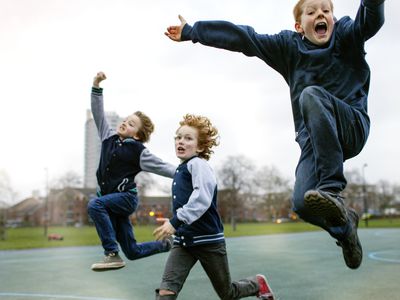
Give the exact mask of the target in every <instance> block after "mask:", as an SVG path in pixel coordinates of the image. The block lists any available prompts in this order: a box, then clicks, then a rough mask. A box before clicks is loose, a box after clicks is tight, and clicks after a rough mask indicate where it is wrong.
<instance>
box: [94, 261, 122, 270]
mask: <svg viewBox="0 0 400 300" xmlns="http://www.w3.org/2000/svg"><path fill="white" fill-rule="evenodd" d="M123 267H125V263H111V264H103V263H98V264H93V265H92V267H91V269H92V271H95V272H104V271H112V270H118V269H121V268H123Z"/></svg>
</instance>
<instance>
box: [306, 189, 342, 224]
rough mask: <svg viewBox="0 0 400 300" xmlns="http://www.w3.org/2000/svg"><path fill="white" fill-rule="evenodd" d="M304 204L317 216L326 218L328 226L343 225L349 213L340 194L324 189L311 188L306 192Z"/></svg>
mask: <svg viewBox="0 0 400 300" xmlns="http://www.w3.org/2000/svg"><path fill="white" fill-rule="evenodd" d="M304 204H305V205H306V206H307V207H308V209H309V210H310V211H311V212H312V213H313V214H314V215H317V216H321V217H322V218H324V219H325V221H326V225H327V226H328V227H337V226H343V225H346V223H347V213H346V208H345V207H344V203H343V197H342V196H340V194H336V193H331V192H327V191H322V190H309V191H307V192H306V193H305V194H304Z"/></svg>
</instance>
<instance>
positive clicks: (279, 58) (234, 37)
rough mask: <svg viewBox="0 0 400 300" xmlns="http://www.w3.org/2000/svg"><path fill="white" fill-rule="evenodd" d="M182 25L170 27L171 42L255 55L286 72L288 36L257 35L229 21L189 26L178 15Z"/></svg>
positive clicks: (247, 28)
mask: <svg viewBox="0 0 400 300" xmlns="http://www.w3.org/2000/svg"><path fill="white" fill-rule="evenodd" d="M179 20H180V22H181V23H180V24H179V25H173V26H169V27H168V28H167V31H166V32H165V35H166V36H167V37H169V38H170V39H171V40H173V41H176V42H180V41H189V40H190V41H192V42H193V43H200V44H203V45H206V46H211V47H215V48H220V49H225V50H229V51H235V52H241V53H243V54H245V55H247V56H256V57H258V58H260V59H262V60H263V61H265V62H266V63H267V64H268V65H270V66H271V67H272V68H274V69H276V70H277V71H278V72H280V73H282V72H284V71H285V66H284V61H285V60H286V58H285V57H286V56H285V46H286V42H287V40H289V39H291V37H290V36H289V37H288V38H286V37H287V33H286V35H281V34H276V35H268V34H258V33H257V32H255V30H254V29H253V28H252V27H251V26H246V25H235V24H233V23H231V22H227V21H198V22H196V23H194V24H193V26H191V25H189V24H188V23H187V22H186V20H185V19H184V18H183V17H182V16H180V15H179Z"/></svg>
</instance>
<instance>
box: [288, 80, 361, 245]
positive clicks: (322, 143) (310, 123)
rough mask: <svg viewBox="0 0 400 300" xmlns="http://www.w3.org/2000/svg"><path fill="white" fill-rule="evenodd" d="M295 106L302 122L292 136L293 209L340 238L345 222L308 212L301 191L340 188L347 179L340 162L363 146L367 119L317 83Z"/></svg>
mask: <svg viewBox="0 0 400 300" xmlns="http://www.w3.org/2000/svg"><path fill="white" fill-rule="evenodd" d="M299 106H300V114H301V116H302V118H303V123H302V125H301V126H300V128H299V132H298V135H297V137H296V141H297V143H298V144H299V146H300V149H301V155H300V159H299V162H298V165H297V168H296V182H295V186H294V192H293V210H294V211H295V212H296V213H297V214H298V215H299V216H300V217H301V218H302V219H303V220H305V221H307V222H309V223H312V224H314V225H317V226H319V227H322V228H323V229H325V230H326V231H328V232H329V234H331V236H333V237H334V238H343V237H344V236H345V235H346V233H347V232H348V227H349V225H346V226H342V227H331V228H329V227H327V226H326V225H325V220H323V219H322V218H321V217H319V216H316V215H312V214H310V213H309V211H308V210H307V207H305V206H304V193H305V192H306V191H308V190H311V189H321V190H329V191H332V192H337V193H340V192H341V191H342V190H344V188H345V187H346V184H347V182H346V179H345V177H344V174H343V163H344V161H345V160H346V159H349V158H351V157H354V156H356V155H357V154H358V153H360V151H361V150H362V148H363V147H364V145H365V143H366V141H367V138H368V134H369V119H368V117H366V116H364V115H363V114H362V113H361V112H360V111H358V110H356V109H354V108H353V107H352V106H350V105H348V104H347V103H345V102H344V101H341V100H340V99H338V98H336V97H334V96H333V95H331V94H330V93H328V92H327V91H326V90H325V89H323V88H321V87H317V86H311V87H307V88H306V89H304V91H303V92H302V94H301V96H300V100H299Z"/></svg>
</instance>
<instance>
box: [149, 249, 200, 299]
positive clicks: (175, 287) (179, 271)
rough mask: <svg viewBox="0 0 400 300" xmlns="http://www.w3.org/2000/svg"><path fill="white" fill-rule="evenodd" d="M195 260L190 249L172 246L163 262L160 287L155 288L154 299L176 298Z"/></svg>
mask: <svg viewBox="0 0 400 300" xmlns="http://www.w3.org/2000/svg"><path fill="white" fill-rule="evenodd" d="M196 262H197V259H196V258H195V257H194V256H193V255H192V254H191V253H190V250H188V249H185V248H183V247H180V246H176V245H175V246H173V247H172V249H171V252H170V254H169V256H168V260H167V263H166V264H165V268H164V274H163V276H162V281H161V284H160V288H159V289H157V290H156V299H157V300H161V299H162V300H169V299H176V298H177V297H178V294H179V292H180V291H181V289H182V287H183V284H184V283H185V281H186V278H187V277H188V275H189V272H190V270H191V269H192V267H193V266H194V264H195V263H196Z"/></svg>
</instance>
